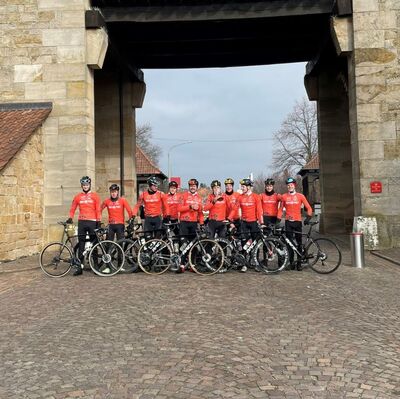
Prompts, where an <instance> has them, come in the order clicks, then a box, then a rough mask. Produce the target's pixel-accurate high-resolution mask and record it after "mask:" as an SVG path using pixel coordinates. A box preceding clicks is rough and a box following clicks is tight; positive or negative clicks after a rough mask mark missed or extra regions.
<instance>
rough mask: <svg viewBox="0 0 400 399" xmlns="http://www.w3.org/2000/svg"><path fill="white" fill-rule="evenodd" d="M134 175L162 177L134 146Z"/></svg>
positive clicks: (157, 169)
mask: <svg viewBox="0 0 400 399" xmlns="http://www.w3.org/2000/svg"><path fill="white" fill-rule="evenodd" d="M136 174H137V175H160V174H161V175H163V172H161V170H160V169H159V168H158V167H157V166H156V165H154V163H153V162H152V161H151V160H150V159H149V157H148V156H147V155H146V154H145V153H144V152H143V150H142V149H141V148H140V147H138V146H136Z"/></svg>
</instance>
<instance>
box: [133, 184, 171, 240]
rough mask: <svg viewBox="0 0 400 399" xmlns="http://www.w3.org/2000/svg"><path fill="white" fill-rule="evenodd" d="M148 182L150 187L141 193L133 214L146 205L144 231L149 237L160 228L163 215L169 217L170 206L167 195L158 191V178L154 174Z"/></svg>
mask: <svg viewBox="0 0 400 399" xmlns="http://www.w3.org/2000/svg"><path fill="white" fill-rule="evenodd" d="M147 184H148V186H149V187H148V189H147V191H143V193H142V194H140V196H139V199H138V202H137V204H136V205H135V207H134V208H133V210H132V214H133V215H136V214H137V212H138V210H139V208H140V207H141V206H142V205H144V231H145V232H146V236H147V237H148V238H149V237H151V235H152V234H151V233H152V232H156V231H157V230H160V228H161V222H162V216H164V218H169V207H168V202H167V197H166V195H165V194H164V193H162V192H160V191H158V184H159V183H158V180H157V179H156V178H155V177H154V176H153V177H149V178H148V179H147Z"/></svg>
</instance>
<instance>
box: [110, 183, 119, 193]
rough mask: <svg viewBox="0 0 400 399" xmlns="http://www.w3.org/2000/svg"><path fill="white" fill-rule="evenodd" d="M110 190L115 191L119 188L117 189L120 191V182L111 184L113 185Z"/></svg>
mask: <svg viewBox="0 0 400 399" xmlns="http://www.w3.org/2000/svg"><path fill="white" fill-rule="evenodd" d="M109 190H110V191H114V190H117V191H119V185H118V184H115V183H114V184H111V186H110V187H109Z"/></svg>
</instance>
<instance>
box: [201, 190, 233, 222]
mask: <svg viewBox="0 0 400 399" xmlns="http://www.w3.org/2000/svg"><path fill="white" fill-rule="evenodd" d="M216 198H217V197H216V196H215V195H214V194H210V195H209V196H208V198H207V200H206V203H205V205H204V210H205V211H210V213H209V216H208V218H209V219H210V220H217V221H219V222H221V221H223V220H225V219H227V217H228V206H227V202H226V198H225V194H222V195H221V196H220V201H215V203H214V202H213V201H214V200H215V199H216Z"/></svg>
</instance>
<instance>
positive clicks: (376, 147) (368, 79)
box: [349, 0, 400, 248]
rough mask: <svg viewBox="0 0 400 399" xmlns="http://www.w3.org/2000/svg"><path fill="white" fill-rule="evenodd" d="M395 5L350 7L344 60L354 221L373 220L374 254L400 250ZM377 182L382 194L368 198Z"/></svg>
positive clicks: (372, 0)
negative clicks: (348, 52) (350, 47)
mask: <svg viewBox="0 0 400 399" xmlns="http://www.w3.org/2000/svg"><path fill="white" fill-rule="evenodd" d="M399 12H400V3H399V2H398V1H397V2H396V1H392V0H368V1H363V0H355V1H353V52H352V54H351V56H350V57H349V97H350V110H351V112H350V121H351V131H352V148H353V178H354V206H355V215H356V216H363V217H373V218H376V221H377V227H378V241H377V242H375V241H374V245H375V247H377V248H383V247H389V246H400V202H399V200H398V197H399V194H400V64H399V62H398V58H399V54H400V41H399V35H400V18H399V17H398V16H399ZM373 181H380V182H381V183H382V187H383V190H382V193H377V194H374V193H371V191H370V183H371V182H373Z"/></svg>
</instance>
